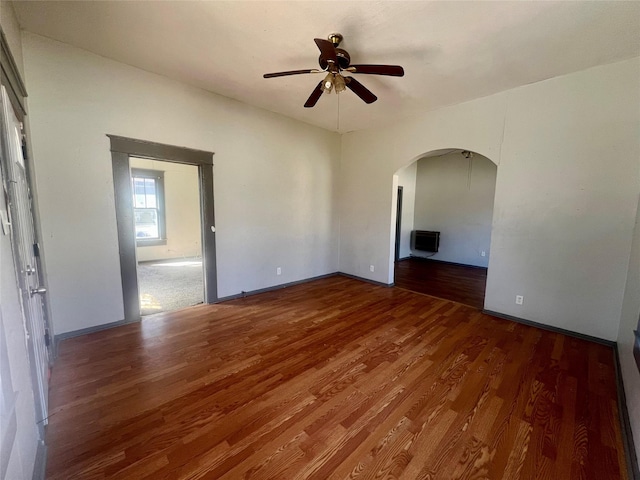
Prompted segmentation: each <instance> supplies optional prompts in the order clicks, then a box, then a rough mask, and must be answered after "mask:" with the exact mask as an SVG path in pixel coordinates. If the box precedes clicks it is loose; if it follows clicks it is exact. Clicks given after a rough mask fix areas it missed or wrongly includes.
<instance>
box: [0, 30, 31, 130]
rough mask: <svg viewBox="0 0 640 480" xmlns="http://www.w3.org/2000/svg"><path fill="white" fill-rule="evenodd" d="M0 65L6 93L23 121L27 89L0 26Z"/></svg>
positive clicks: (25, 112) (25, 111)
mask: <svg viewBox="0 0 640 480" xmlns="http://www.w3.org/2000/svg"><path fill="white" fill-rule="evenodd" d="M0 65H1V66H2V69H1V70H2V84H3V85H6V86H7V94H8V95H9V100H10V101H11V104H12V105H13V108H14V109H15V111H16V116H17V117H18V120H20V121H23V120H24V116H25V115H26V114H27V110H26V108H25V105H24V99H25V98H26V96H27V89H26V88H25V86H24V83H23V82H22V78H21V77H20V71H19V70H18V65H17V64H16V61H15V59H14V58H13V54H12V53H11V49H10V48H9V43H8V42H7V37H5V35H4V31H3V30H2V28H0Z"/></svg>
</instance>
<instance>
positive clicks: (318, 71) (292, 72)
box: [263, 68, 322, 78]
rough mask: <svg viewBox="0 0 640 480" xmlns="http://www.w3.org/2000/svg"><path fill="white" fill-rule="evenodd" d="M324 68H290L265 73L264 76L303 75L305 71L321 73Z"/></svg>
mask: <svg viewBox="0 0 640 480" xmlns="http://www.w3.org/2000/svg"><path fill="white" fill-rule="evenodd" d="M321 71H322V70H318V69H317V68H310V69H307V70H290V71H288V72H276V73H265V74H264V75H263V77H264V78H274V77H286V76H287V75H301V74H303V73H320V72H321Z"/></svg>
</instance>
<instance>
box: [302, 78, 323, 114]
mask: <svg viewBox="0 0 640 480" xmlns="http://www.w3.org/2000/svg"><path fill="white" fill-rule="evenodd" d="M321 96H322V82H320V83H318V86H317V87H316V88H315V90H314V91H313V92H311V95H309V98H308V99H307V101H306V102H305V104H304V106H305V108H311V107H313V106H314V105H315V104H316V103H318V100H319V99H320V97H321Z"/></svg>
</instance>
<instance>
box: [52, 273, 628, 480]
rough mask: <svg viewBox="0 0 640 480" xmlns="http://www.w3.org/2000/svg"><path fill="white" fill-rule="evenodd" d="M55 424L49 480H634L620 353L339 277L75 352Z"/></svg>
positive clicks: (92, 341) (64, 365) (170, 317)
mask: <svg viewBox="0 0 640 480" xmlns="http://www.w3.org/2000/svg"><path fill="white" fill-rule="evenodd" d="M177 318H179V319H180V321H179V322H177V321H175V320H176V319H177ZM49 422H50V423H49V426H48V431H47V443H48V448H49V450H48V463H47V472H48V478H50V479H65V480H68V479H75V478H83V479H84V478H111V479H132V478H135V479H145V478H146V479H182V478H185V479H186V478H189V479H195V478H210V479H240V478H251V479H286V480H291V479H318V480H326V479H334V478H335V479H342V478H359V479H360V478H362V479H371V478H402V479H408V480H409V479H411V480H413V479H418V478H420V479H426V478H429V479H443V480H444V479H446V480H451V479H471V478H473V479H480V478H487V479H520V478H521V479H531V478H538V479H554V480H558V479H562V480H568V479H594V480H596V479H597V480H607V479H621V478H622V479H627V478H628V477H627V476H626V471H625V467H624V465H625V458H624V453H623V446H622V443H621V442H622V440H621V429H620V425H619V420H618V406H617V399H616V382H615V373H614V357H613V351H612V349H611V348H610V347H607V346H603V345H599V344H596V343H591V342H587V341H584V340H579V339H576V338H573V337H568V336H565V335H562V334H559V333H552V332H548V331H544V330H540V329H537V328H534V327H530V326H526V325H521V324H518V323H513V322H509V321H506V320H503V319H499V318H495V317H491V316H488V315H485V314H483V313H481V312H480V311H478V310H477V309H475V308H471V307H467V306H464V305H461V304H459V303H454V302H450V301H447V300H440V299H436V298H433V297H429V296H425V295H420V294H416V293H413V292H409V291H405V290H401V289H396V288H384V287H379V286H374V285H371V284H369V283H365V282H361V281H358V280H354V279H350V278H345V277H342V276H333V277H329V278H326V279H322V280H317V281H313V282H310V283H306V284H301V285H297V286H293V287H290V288H286V289H281V290H277V291H272V292H268V293H264V294H261V295H255V296H250V297H246V298H243V299H237V300H233V301H229V302H224V303H221V304H218V305H201V306H197V307H193V308H190V309H187V310H184V311H182V312H174V313H168V314H160V315H155V316H153V317H148V318H145V319H143V320H142V322H141V323H138V324H130V325H125V326H122V327H118V328H115V329H111V330H104V331H101V332H96V333H92V334H89V335H85V336H83V337H76V338H71V339H68V340H65V341H63V342H62V343H61V344H60V356H59V358H58V360H57V362H56V364H55V366H54V368H53V374H52V378H51V392H50V417H49Z"/></svg>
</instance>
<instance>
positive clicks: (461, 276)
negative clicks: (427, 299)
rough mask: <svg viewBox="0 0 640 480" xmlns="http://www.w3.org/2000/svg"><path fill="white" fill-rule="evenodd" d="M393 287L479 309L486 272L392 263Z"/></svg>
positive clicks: (425, 263) (412, 262)
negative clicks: (393, 266)
mask: <svg viewBox="0 0 640 480" xmlns="http://www.w3.org/2000/svg"><path fill="white" fill-rule="evenodd" d="M394 284H395V286H396V287H398V288H404V289H407V290H411V291H413V292H418V293H424V294H426V295H433V296H434V297H438V298H444V299H447V300H452V301H454V302H459V303H464V304H465V305H469V306H472V307H476V308H482V307H483V306H484V291H485V288H486V285H487V269H486V268H482V267H472V266H469V265H458V264H452V263H444V262H437V261H433V260H427V259H423V258H413V257H412V258H407V259H404V260H400V261H398V262H396V264H395V278H394Z"/></svg>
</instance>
